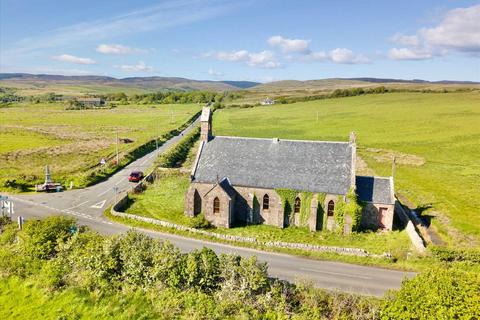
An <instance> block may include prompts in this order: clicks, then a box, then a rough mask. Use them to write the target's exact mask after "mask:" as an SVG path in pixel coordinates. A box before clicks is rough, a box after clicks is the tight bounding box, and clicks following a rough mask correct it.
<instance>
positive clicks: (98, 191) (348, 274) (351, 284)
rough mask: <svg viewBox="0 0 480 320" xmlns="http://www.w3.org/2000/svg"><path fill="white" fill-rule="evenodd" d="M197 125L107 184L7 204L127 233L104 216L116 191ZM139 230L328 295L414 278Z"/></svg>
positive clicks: (380, 290) (31, 214) (372, 290)
mask: <svg viewBox="0 0 480 320" xmlns="http://www.w3.org/2000/svg"><path fill="white" fill-rule="evenodd" d="M197 124H198V119H197V121H195V122H193V123H192V124H191V125H190V126H189V127H188V128H186V129H185V130H184V131H183V132H182V134H180V135H179V136H175V137H173V138H172V139H170V140H168V141H167V142H166V143H164V144H163V145H162V146H161V147H160V148H159V149H158V150H157V151H154V152H152V153H150V154H147V155H145V156H144V157H142V158H140V159H138V160H136V161H134V162H132V163H131V164H129V165H128V166H127V167H125V168H124V169H122V170H120V171H119V172H117V173H116V174H115V175H113V176H112V177H110V178H109V179H108V180H105V181H103V182H101V183H98V184H96V185H94V186H91V187H88V188H85V189H79V190H71V191H65V192H60V193H48V194H46V193H43V194H25V195H8V196H9V198H10V200H12V201H13V202H14V209H15V213H14V216H13V218H14V219H16V218H17V216H23V217H25V218H26V219H32V218H42V217H47V216H49V215H54V214H64V215H69V216H74V217H75V218H76V219H77V220H78V222H79V223H80V224H82V225H86V226H89V227H90V228H91V229H93V230H96V231H98V232H100V233H102V234H118V233H124V232H126V231H127V230H129V229H130V227H127V226H124V225H122V224H118V223H115V222H112V221H109V220H108V219H107V218H105V217H104V216H103V212H104V210H105V208H107V207H108V206H110V205H111V204H113V202H114V201H115V197H116V196H115V193H114V188H118V193H122V192H124V191H127V190H128V189H129V188H131V187H132V186H133V184H132V183H130V182H128V180H127V177H128V175H129V174H130V172H131V171H133V170H146V169H147V168H149V167H150V166H151V165H152V164H153V162H154V160H155V158H156V157H157V155H158V154H160V153H162V152H164V151H165V150H166V149H168V148H169V147H170V146H171V145H172V144H175V143H176V142H178V140H180V139H181V138H182V135H183V134H186V133H188V132H190V131H191V130H192V129H193V128H194V127H195V126H196V125H197ZM137 230H139V231H140V232H143V233H145V234H147V235H149V236H152V237H158V238H161V239H165V240H168V241H170V242H171V243H173V244H174V245H176V246H177V247H179V248H180V249H181V250H184V251H190V250H193V249H198V248H201V247H204V246H205V247H209V248H211V249H213V250H215V252H217V253H235V254H238V255H241V256H244V257H249V256H252V255H255V256H257V257H258V259H259V261H265V262H267V263H268V266H269V274H270V275H271V276H272V277H277V278H279V279H283V280H288V281H296V280H307V281H311V282H312V283H313V284H314V285H316V286H318V287H321V288H326V289H333V290H341V291H346V292H355V293H360V294H367V295H376V296H381V295H383V294H384V293H385V292H386V291H387V290H389V289H397V288H399V287H400V283H401V281H402V279H404V278H405V277H413V276H414V274H413V273H409V272H401V271H394V270H387V269H381V268H374V267H365V266H358V265H353V264H347V263H339V262H330V261H318V260H311V259H307V258H301V257H296V256H291V255H286V254H278V253H272V252H265V251H259V250H254V249H248V248H241V247H235V246H230V245H225V244H218V243H213V242H209V241H203V240H197V239H190V238H186V237H181V236H177V235H171V234H165V233H160V232H155V231H150V230H145V229H137Z"/></svg>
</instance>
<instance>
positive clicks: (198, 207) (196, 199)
mask: <svg viewBox="0 0 480 320" xmlns="http://www.w3.org/2000/svg"><path fill="white" fill-rule="evenodd" d="M201 211H202V198H201V197H200V194H199V193H198V191H197V190H196V189H195V192H194V193H193V214H194V215H197V214H199V213H200V212H201Z"/></svg>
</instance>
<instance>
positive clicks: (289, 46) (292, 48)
mask: <svg viewBox="0 0 480 320" xmlns="http://www.w3.org/2000/svg"><path fill="white" fill-rule="evenodd" d="M267 43H268V44H269V45H271V46H272V47H277V48H280V49H282V50H283V52H299V53H308V52H310V49H309V48H308V46H309V43H310V40H303V39H288V38H284V37H282V36H273V37H270V38H269V39H268V40H267Z"/></svg>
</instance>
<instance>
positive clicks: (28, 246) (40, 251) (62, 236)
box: [23, 216, 76, 259]
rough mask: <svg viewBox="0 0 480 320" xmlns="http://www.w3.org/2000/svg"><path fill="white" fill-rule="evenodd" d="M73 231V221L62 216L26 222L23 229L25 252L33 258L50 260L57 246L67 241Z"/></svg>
mask: <svg viewBox="0 0 480 320" xmlns="http://www.w3.org/2000/svg"><path fill="white" fill-rule="evenodd" d="M74 230H76V226H75V220H74V219H72V218H67V217H63V216H53V217H48V218H46V219H44V220H31V221H27V222H26V223H25V225H24V228H23V235H24V237H23V240H24V249H25V252H26V253H27V254H28V255H30V256H31V257H33V258H39V259H49V258H52V257H54V256H55V254H56V253H57V249H58V247H57V246H58V245H59V244H60V243H62V242H65V241H67V240H68V239H69V238H70V237H71V236H72V233H73V232H74Z"/></svg>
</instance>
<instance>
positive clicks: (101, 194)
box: [98, 189, 112, 198]
mask: <svg viewBox="0 0 480 320" xmlns="http://www.w3.org/2000/svg"><path fill="white" fill-rule="evenodd" d="M110 191H112V190H110V189H107V190H105V191H103V192H102V193H100V194H99V195H98V197H99V198H100V197H101V196H103V195H104V194H106V193H107V192H110Z"/></svg>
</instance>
